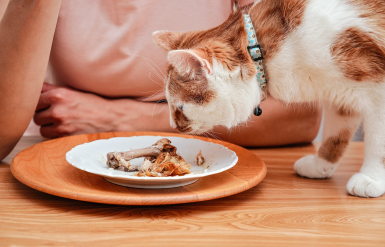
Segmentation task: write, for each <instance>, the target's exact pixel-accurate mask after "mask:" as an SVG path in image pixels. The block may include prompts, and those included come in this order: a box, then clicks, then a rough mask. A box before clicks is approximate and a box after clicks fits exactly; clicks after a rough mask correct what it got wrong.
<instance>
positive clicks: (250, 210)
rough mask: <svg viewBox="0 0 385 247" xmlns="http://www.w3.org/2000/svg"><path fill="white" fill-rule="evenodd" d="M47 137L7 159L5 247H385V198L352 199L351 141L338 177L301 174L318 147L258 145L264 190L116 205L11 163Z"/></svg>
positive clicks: (3, 172) (1, 187)
mask: <svg viewBox="0 0 385 247" xmlns="http://www.w3.org/2000/svg"><path fill="white" fill-rule="evenodd" d="M40 141H42V139H41V138H39V137H23V139H22V140H21V141H20V143H19V144H18V146H17V147H16V149H15V150H14V152H13V153H12V154H11V155H10V156H8V157H7V158H6V159H5V160H4V161H3V163H0V246H44V245H55V246H56V245H61V246H84V245H87V246H102V245H103V246H114V247H116V246H127V245H132V246H134V245H135V246H183V247H184V246H186V247H187V246H257V245H258V246H271V245H285V246H294V245H295V246H300V245H301V246H321V245H322V246H324V245H334V246H337V245H338V246H344V245H345V246H347V245H348V246H385V197H380V198H375V199H364V198H357V197H352V196H349V195H348V194H347V192H346V189H345V186H346V183H347V181H348V179H349V178H350V176H351V175H353V174H354V173H355V172H357V171H358V170H359V169H360V166H361V163H362V158H363V143H360V142H355V143H351V145H350V147H349V149H348V151H347V154H346V156H345V158H344V159H343V161H342V163H341V165H340V167H339V169H338V170H337V171H336V173H335V175H334V176H333V177H332V178H331V179H325V180H310V179H305V178H300V177H298V176H297V175H296V174H295V173H294V171H293V168H292V167H293V163H294V162H295V161H296V160H297V159H298V158H300V157H302V156H304V155H306V154H309V153H314V152H315V150H316V149H315V146H313V145H306V146H297V147H285V148H271V149H251V150H252V151H253V152H255V153H256V154H257V155H258V156H259V157H260V158H262V160H264V161H265V163H266V165H267V176H266V178H265V180H264V181H262V183H261V184H259V185H257V186H256V187H254V188H252V189H250V190H248V191H245V192H242V193H240V194H237V195H233V196H230V197H226V198H222V199H217V200H212V201H205V202H199V203H190V204H182V205H171V206H144V207H143V206H113V205H106V204H96V203H88V202H81V201H75V200H70V199H65V198H60V197H56V196H52V195H49V194H45V193H42V192H39V191H36V190H34V189H31V188H29V187H27V186H25V185H23V184H22V183H20V182H18V181H17V180H16V179H15V178H14V177H13V176H12V174H11V172H10V168H9V164H10V162H11V160H12V158H13V157H14V156H15V155H16V154H17V153H18V152H19V151H21V150H22V149H24V148H26V147H28V146H30V145H32V144H35V143H37V142H40Z"/></svg>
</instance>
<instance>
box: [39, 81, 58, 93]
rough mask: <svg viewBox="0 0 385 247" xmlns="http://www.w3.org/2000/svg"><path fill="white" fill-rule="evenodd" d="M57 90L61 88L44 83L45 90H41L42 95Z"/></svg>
mask: <svg viewBox="0 0 385 247" xmlns="http://www.w3.org/2000/svg"><path fill="white" fill-rule="evenodd" d="M56 88H59V87H58V86H55V85H52V84H49V83H46V82H44V83H43V88H42V89H41V92H42V93H45V92H47V91H51V90H53V89H56Z"/></svg>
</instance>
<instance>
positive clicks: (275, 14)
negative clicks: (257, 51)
mask: <svg viewBox="0 0 385 247" xmlns="http://www.w3.org/2000/svg"><path fill="white" fill-rule="evenodd" d="M306 4H307V0H281V1H273V0H270V1H261V2H259V3H257V4H255V5H254V6H253V7H252V8H251V9H250V16H251V19H252V21H253V25H254V28H255V32H256V34H257V38H258V42H259V43H260V44H261V48H262V53H263V56H264V58H265V60H266V61H268V60H269V59H271V58H272V57H274V55H275V54H277V52H278V51H279V49H280V47H281V46H282V44H283V43H284V40H285V38H286V37H287V35H288V34H290V33H291V32H292V31H293V30H295V29H296V28H297V27H298V26H299V25H300V24H301V22H302V18H303V14H304V12H305V7H306Z"/></svg>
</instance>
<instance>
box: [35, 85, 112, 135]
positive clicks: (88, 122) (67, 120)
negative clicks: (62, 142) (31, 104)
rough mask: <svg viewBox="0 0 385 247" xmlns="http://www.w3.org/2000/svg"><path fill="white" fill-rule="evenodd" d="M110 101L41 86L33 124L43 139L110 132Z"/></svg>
mask: <svg viewBox="0 0 385 247" xmlns="http://www.w3.org/2000/svg"><path fill="white" fill-rule="evenodd" d="M110 101H111V100H108V99H105V98H102V97H100V96H97V95H94V94H91V93H84V92H80V91H76V90H74V89H70V88H67V87H57V86H53V85H50V84H47V83H44V85H43V88H42V92H41V95H40V98H39V102H38V105H37V108H36V113H35V116H34V121H35V123H36V124H37V125H39V126H41V127H40V133H41V135H42V136H44V137H48V138H55V137H62V136H68V135H74V134H84V133H94V132H105V131H112V126H111V125H110V122H111V119H109V118H110V116H109V113H110V107H111V104H110Z"/></svg>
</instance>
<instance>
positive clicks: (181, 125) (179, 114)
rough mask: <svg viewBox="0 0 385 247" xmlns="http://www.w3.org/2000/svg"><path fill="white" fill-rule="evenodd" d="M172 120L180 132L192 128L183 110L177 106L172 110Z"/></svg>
mask: <svg viewBox="0 0 385 247" xmlns="http://www.w3.org/2000/svg"><path fill="white" fill-rule="evenodd" d="M174 122H175V123H176V126H177V128H178V131H179V132H181V133H184V132H189V131H191V130H192V128H191V127H189V125H190V123H191V121H190V120H189V119H188V118H187V117H186V115H184V114H183V111H181V110H180V109H178V108H177V109H175V111H174Z"/></svg>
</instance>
